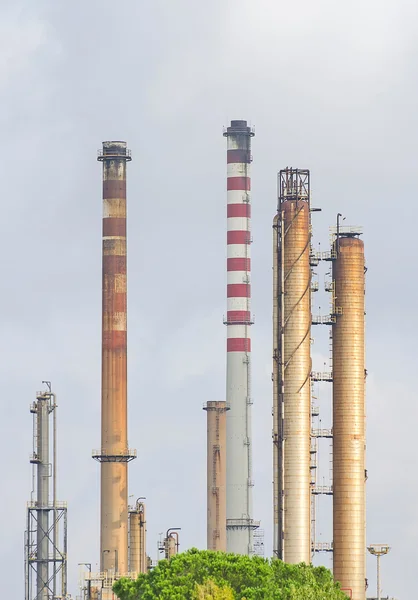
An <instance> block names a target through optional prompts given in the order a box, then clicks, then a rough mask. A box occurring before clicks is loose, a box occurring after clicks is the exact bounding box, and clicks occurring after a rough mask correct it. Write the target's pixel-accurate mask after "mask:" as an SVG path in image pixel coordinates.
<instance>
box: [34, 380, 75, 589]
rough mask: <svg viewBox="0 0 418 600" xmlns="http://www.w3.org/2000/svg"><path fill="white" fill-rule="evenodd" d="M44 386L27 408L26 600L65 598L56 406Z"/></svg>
mask: <svg viewBox="0 0 418 600" xmlns="http://www.w3.org/2000/svg"><path fill="white" fill-rule="evenodd" d="M44 383H46V385H47V390H46V391H44V392H38V393H37V395H36V402H34V403H33V404H32V405H31V407H30V411H31V413H32V414H33V419H34V421H33V445H34V451H33V454H32V456H31V463H32V465H33V468H34V470H35V472H34V473H33V482H34V483H35V489H33V490H32V499H31V501H30V502H28V505H27V524H26V532H25V600H49V599H50V598H55V597H56V598H58V597H60V598H61V597H62V598H63V597H66V594H67V507H66V504H65V503H63V502H57V498H56V494H57V461H56V456H57V450H56V448H57V447H56V439H57V433H56V432H57V419H56V409H57V404H56V398H55V394H54V393H53V392H52V391H51V384H50V382H44ZM50 415H52V418H53V427H52V430H51V428H50V424H49V419H50ZM51 441H52V453H51V452H50V442H51ZM50 492H52V495H50ZM34 498H36V499H34ZM51 498H52V501H51Z"/></svg>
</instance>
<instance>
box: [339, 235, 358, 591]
mask: <svg viewBox="0 0 418 600" xmlns="http://www.w3.org/2000/svg"><path fill="white" fill-rule="evenodd" d="M348 231H349V233H344V232H338V233H339V235H338V233H337V239H336V241H335V244H334V250H335V251H336V256H337V258H336V260H335V261H334V262H333V279H334V285H335V304H336V307H335V313H336V315H337V316H336V322H335V323H334V325H333V327H332V364H333V432H334V437H333V439H334V443H333V490H334V494H333V509H334V525H333V528H334V578H335V579H336V581H339V582H340V583H341V587H342V588H345V589H350V590H351V591H352V596H351V597H352V600H364V599H365V596H366V593H365V576H366V573H365V560H366V540H365V444H366V440H365V412H366V411H365V396H364V391H365V385H364V384H365V366H364V354H365V351H364V289H365V286H364V280H365V275H364V274H365V268H364V244H363V242H362V241H361V240H360V239H359V238H358V233H357V234H356V233H354V232H353V230H348Z"/></svg>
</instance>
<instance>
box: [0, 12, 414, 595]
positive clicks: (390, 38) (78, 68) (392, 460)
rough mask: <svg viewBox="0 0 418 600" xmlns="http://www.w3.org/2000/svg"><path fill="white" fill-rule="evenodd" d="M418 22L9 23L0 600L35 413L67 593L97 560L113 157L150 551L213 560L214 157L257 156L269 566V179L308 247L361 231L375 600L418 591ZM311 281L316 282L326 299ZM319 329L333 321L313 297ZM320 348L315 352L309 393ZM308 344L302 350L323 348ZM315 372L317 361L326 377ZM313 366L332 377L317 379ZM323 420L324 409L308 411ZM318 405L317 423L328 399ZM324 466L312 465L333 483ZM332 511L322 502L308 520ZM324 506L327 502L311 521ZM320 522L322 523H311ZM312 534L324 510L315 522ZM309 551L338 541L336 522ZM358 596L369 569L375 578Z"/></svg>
mask: <svg viewBox="0 0 418 600" xmlns="http://www.w3.org/2000/svg"><path fill="white" fill-rule="evenodd" d="M417 17H418V4H417V3H415V2H413V1H412V0H366V1H365V0H351V2H344V3H341V2H335V1H334V0H316V2H312V0H293V2H287V3H284V2H283V3H281V2H278V1H277V0H258V1H257V2H255V1H254V0H212V1H211V2H199V1H197V0H124V1H123V2H116V1H115V0H113V1H110V0H87V1H81V0H73V1H72V2H62V1H59V0H37V1H36V2H34V1H33V0H13V1H12V0H1V1H0V100H1V111H0V131H1V142H0V155H1V161H0V177H1V192H2V193H1V197H2V202H1V208H2V219H1V222H2V239H3V261H2V293H1V295H0V308H1V315H2V316H1V317H0V323H1V330H2V334H1V337H0V344H1V349H2V354H1V357H2V360H1V362H0V381H1V386H2V392H1V404H2V415H3V418H2V419H1V420H0V432H1V439H2V456H3V475H2V482H3V483H2V488H1V511H0V531H1V536H0V565H1V575H2V594H3V596H4V597H10V598H12V599H13V600H14V599H15V598H16V599H17V598H22V597H23V593H24V591H23V582H24V580H23V532H24V528H25V503H26V501H27V500H28V499H29V498H30V489H31V479H30V465H29V460H28V457H29V453H30V452H31V450H32V419H31V415H30V413H29V404H30V403H31V402H32V401H33V400H34V399H35V393H36V390H38V389H40V388H41V381H42V380H43V379H50V380H52V383H53V388H54V390H55V391H56V393H57V395H58V400H59V496H60V499H62V500H67V501H68V510H69V515H68V516H69V591H71V593H72V594H73V595H76V594H77V580H78V567H77V563H78V562H84V561H87V562H92V563H93V570H94V569H95V568H96V565H95V563H97V561H98V554H99V551H98V546H99V542H98V534H99V487H98V486H99V465H98V464H97V463H95V462H94V461H93V460H92V459H91V458H90V457H91V450H92V449H93V448H96V447H99V445H100V340H101V330H100V328H101V216H102V206H101V165H100V164H98V163H97V162H96V152H97V149H98V148H99V147H100V146H101V142H102V141H103V140H112V139H117V140H127V142H128V145H129V147H130V148H131V150H132V156H133V161H132V163H130V164H129V166H128V205H129V220H128V235H129V284H128V289H129V292H128V315H129V318H128V322H129V336H128V340H129V417H130V426H129V437H130V446H131V447H135V448H137V450H138V460H137V461H135V462H134V463H132V464H131V466H130V492H129V493H130V494H132V495H133V497H134V498H136V497H137V496H146V498H147V513H148V540H149V552H150V554H151V555H152V556H153V558H156V557H157V552H156V545H157V539H158V534H159V532H162V531H165V530H166V529H167V528H169V527H181V528H182V531H181V548H182V549H183V550H184V549H186V548H188V547H191V546H197V547H200V548H203V547H204V546H205V543H206V491H205V490H206V474H205V467H206V440H205V437H206V421H205V413H204V412H203V411H202V405H203V403H204V402H207V401H208V400H223V399H225V395H224V394H225V335H226V331H225V327H224V326H223V325H222V317H223V314H225V311H226V298H225V296H226V293H225V286H226V273H225V256H226V245H225V243H226V235H225V231H226V218H225V217H226V210H225V204H226V191H225V190H226V182H225V177H226V143H225V139H224V138H223V137H222V127H223V126H226V125H227V124H228V123H229V121H230V120H231V119H247V120H248V121H249V122H250V123H251V124H252V125H255V127H256V137H255V138H254V140H253V156H254V163H253V238H254V245H253V247H252V254H253V265H252V267H253V268H252V282H253V286H252V292H253V311H254V313H255V315H256V323H255V325H254V327H253V328H252V329H253V340H254V341H253V394H252V395H253V397H254V411H253V430H254V471H255V472H254V479H255V488H254V501H255V509H254V518H256V519H261V521H262V527H263V528H264V530H265V537H266V540H265V541H266V551H267V552H266V553H267V554H270V552H271V523H272V507H271V504H272V502H271V498H272V489H271V488H272V486H271V480H272V474H271V462H272V461H271V456H272V444H271V428H272V423H271V404H272V394H271V354H272V350H271V339H272V333H271V292H272V286H271V263H272V259H271V221H272V218H273V215H274V213H275V209H276V172H277V171H278V170H279V169H280V168H283V167H285V166H287V165H292V166H294V167H300V168H309V169H310V170H311V178H312V189H313V200H312V203H313V205H314V206H320V207H322V213H321V214H319V215H318V214H317V215H315V217H314V227H315V229H314V235H315V244H317V243H318V242H319V241H321V248H323V249H327V247H328V226H329V225H332V224H333V223H334V221H335V215H336V213H337V212H342V213H343V214H344V215H345V216H346V218H347V220H346V222H347V223H350V224H355V225H357V224H361V225H363V226H364V241H365V244H366V260H367V266H368V273H367V369H368V373H369V376H368V380H367V407H368V408H367V411H368V454H367V467H368V473H369V480H368V483H367V490H368V528H367V540H368V542H369V543H376V542H384V543H388V544H389V545H390V546H391V547H392V550H391V553H390V555H389V556H388V557H385V558H384V559H383V562H382V577H383V581H382V583H383V591H384V594H385V595H386V594H389V595H393V596H396V598H397V599H398V600H407V599H409V598H412V597H413V594H414V592H415V591H416V588H417V583H416V581H417V575H416V571H417V569H416V546H417V540H418V513H417V510H416V496H417V493H418V482H417V475H416V474H417V470H418V456H417V452H416V444H417V422H418V405H417V401H416V399H417V383H416V372H417V350H416V338H417V331H418V316H417V311H416V306H417V304H418V285H417V283H416V273H417V266H416V253H417V225H416V223H417V220H416V213H417V210H416V196H417V183H416V181H415V178H416V164H417V158H418V145H417V137H418V122H417V110H416V107H417V104H418V86H417V78H416V74H417V61H418V41H417V36H416V23H417ZM323 277H324V270H322V271H321V276H320V280H321V281H323ZM321 299H322V307H321V311H322V312H323V313H325V312H327V311H326V308H327V305H326V303H327V298H326V296H325V295H323V296H319V303H321ZM326 333H327V332H324V333H322V334H319V336H318V340H316V341H315V345H314V347H313V348H314V360H315V365H314V366H316V367H317V368H318V370H322V364H323V360H326V358H327V357H328V341H327V337H326ZM315 334H316V332H315ZM323 357H325V358H323ZM321 363H322V364H321ZM321 398H322V402H321V405H322V406H323V410H324V414H327V412H329V391H328V392H327V391H326V390H324V392H323V396H321ZM327 398H328V400H327ZM326 449H327V448H326V446H325V447H324V448H323V450H324V454H323V455H322V458H321V460H322V462H326V461H327V460H328V458H327V455H326V453H325V451H326ZM321 501H322V500H321ZM324 502H326V500H324ZM322 506H325V504H323V505H322ZM323 512H324V511H323ZM321 528H322V529H321V531H320V533H321V536H320V540H321V541H331V540H330V535H331V534H330V527H329V511H328V522H327V519H326V518H325V516H324V518H323V519H322V524H321ZM368 577H369V581H370V588H369V592H370V595H374V594H375V562H374V561H371V560H369V561H368Z"/></svg>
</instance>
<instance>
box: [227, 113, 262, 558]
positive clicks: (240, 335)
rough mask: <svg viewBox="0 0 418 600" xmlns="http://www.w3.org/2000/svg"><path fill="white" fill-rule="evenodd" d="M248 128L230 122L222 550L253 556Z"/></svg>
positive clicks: (251, 133) (249, 139)
mask: <svg viewBox="0 0 418 600" xmlns="http://www.w3.org/2000/svg"><path fill="white" fill-rule="evenodd" d="M253 135H254V132H253V130H252V129H251V128H250V127H248V126H247V121H231V126H230V127H228V128H227V130H226V131H225V132H224V136H225V137H226V138H227V141H228V146H227V148H228V152H227V161H228V179H227V200H228V206H227V217H228V218H227V221H228V231H227V317H226V320H225V324H226V325H227V375H226V379H227V381H226V401H227V406H228V408H229V410H228V412H227V417H226V436H227V439H226V529H227V550H228V552H234V553H237V554H252V553H253V529H254V528H255V527H256V526H257V524H255V523H254V521H253V520H252V485H253V483H252V474H251V471H252V466H251V455H252V448H251V404H252V400H251V376H250V366H251V365H250V355H251V339H250V325H251V324H252V320H251V306H250V301H251V287H250V271H251V259H250V244H251V230H250V219H251V204H250V189H251V183H250V182H251V180H250V163H251V158H252V157H251V137H253Z"/></svg>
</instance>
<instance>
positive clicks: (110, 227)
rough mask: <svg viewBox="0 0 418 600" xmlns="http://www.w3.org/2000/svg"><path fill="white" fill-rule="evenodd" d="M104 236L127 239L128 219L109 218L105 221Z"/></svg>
mask: <svg viewBox="0 0 418 600" xmlns="http://www.w3.org/2000/svg"><path fill="white" fill-rule="evenodd" d="M103 235H104V236H107V235H114V236H121V237H126V219H125V218H123V217H107V218H105V219H103Z"/></svg>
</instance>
